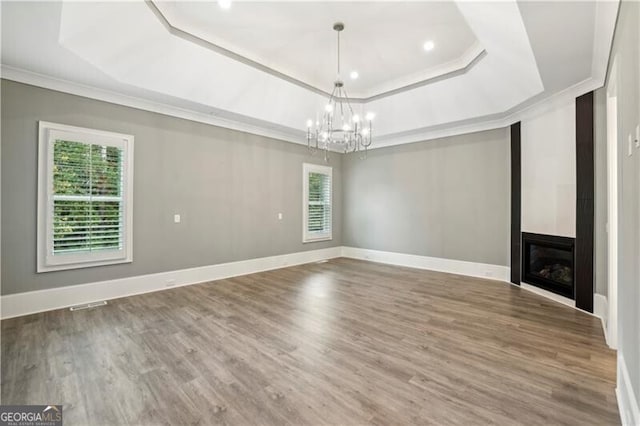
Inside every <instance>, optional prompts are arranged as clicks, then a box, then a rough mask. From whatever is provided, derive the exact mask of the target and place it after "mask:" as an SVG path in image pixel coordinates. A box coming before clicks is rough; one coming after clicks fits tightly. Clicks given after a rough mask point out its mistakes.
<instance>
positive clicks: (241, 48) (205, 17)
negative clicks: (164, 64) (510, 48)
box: [152, 1, 483, 98]
mask: <svg viewBox="0 0 640 426" xmlns="http://www.w3.org/2000/svg"><path fill="white" fill-rule="evenodd" d="M152 5H153V7H155V8H156V9H157V11H158V13H159V18H160V19H163V20H165V21H166V23H167V24H168V25H169V26H171V27H172V28H173V29H176V30H178V31H175V34H176V35H178V36H183V37H185V36H187V37H186V38H189V37H188V36H191V37H193V38H197V39H200V40H202V41H206V42H208V43H210V47H211V48H212V49H215V50H217V51H219V52H221V53H224V52H225V51H226V52H229V53H230V55H229V56H230V57H233V58H236V59H238V60H243V59H247V60H248V61H246V62H248V63H258V64H261V65H262V66H263V67H265V69H267V71H268V69H271V70H274V71H276V72H277V73H281V74H284V76H286V77H290V79H292V80H298V81H300V82H303V83H304V84H306V85H309V86H312V87H315V88H316V89H318V90H319V91H327V90H330V89H331V87H332V83H333V82H334V81H335V79H336V76H337V70H336V53H337V52H336V33H335V31H333V30H332V26H333V24H334V22H336V20H339V21H340V22H344V23H345V24H346V28H345V30H344V31H343V32H342V33H341V78H342V79H343V80H345V81H346V82H347V83H348V87H349V91H350V96H351V97H356V98H370V97H373V96H377V95H380V94H382V93H384V92H388V91H391V90H397V89H400V88H403V87H405V86H408V85H413V84H416V83H419V82H423V81H425V80H429V79H433V78H436V77H439V76H442V75H445V74H448V73H451V72H455V71H459V70H461V69H464V68H465V67H467V66H468V65H469V64H470V63H471V62H472V61H473V60H474V59H476V57H478V55H480V53H481V52H482V51H483V49H482V47H481V45H480V43H479V41H478V39H477V38H476V37H475V35H474V34H473V32H472V31H471V28H469V26H468V25H467V22H466V21H465V19H464V17H463V16H462V14H461V13H460V11H459V10H458V8H457V7H456V5H455V3H452V2H432V3H425V2H397V3H389V2H378V3H369V4H367V5H366V6H363V4H362V3H358V2H332V3H326V2H325V3H323V2H298V3H296V2H291V3H287V5H286V7H280V6H277V7H274V4H273V3H271V2H262V3H258V2H236V3H234V4H233V7H231V8H230V9H222V8H220V7H218V5H217V2H213V1H201V2H159V1H155V2H153V3H152ZM427 41H430V42H432V43H433V45H434V48H433V49H432V50H430V51H425V49H424V48H423V46H424V44H425V42H427ZM372 64H375V66H372ZM352 71H356V72H357V73H358V78H356V79H351V78H350V73H351V72H352Z"/></svg>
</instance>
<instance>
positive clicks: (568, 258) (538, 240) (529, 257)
mask: <svg viewBox="0 0 640 426" xmlns="http://www.w3.org/2000/svg"><path fill="white" fill-rule="evenodd" d="M574 247H575V239H574V238H568V237H557V236H554V235H542V234H531V233H528V232H523V233H522V261H523V262H522V263H523V265H522V266H523V271H522V281H524V282H526V283H528V284H532V285H535V286H537V287H540V288H543V289H545V290H548V291H551V292H553V293H556V294H559V295H561V296H564V297H568V298H570V299H574V298H575V296H574V293H575V291H574V289H575V286H574V281H575V279H574V277H575V268H574V259H575V256H574Z"/></svg>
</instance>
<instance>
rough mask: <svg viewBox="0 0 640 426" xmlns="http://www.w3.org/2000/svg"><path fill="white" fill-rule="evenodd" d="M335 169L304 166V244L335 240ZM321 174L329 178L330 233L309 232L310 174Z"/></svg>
mask: <svg viewBox="0 0 640 426" xmlns="http://www.w3.org/2000/svg"><path fill="white" fill-rule="evenodd" d="M332 172H333V168H331V167H329V166H321V165H318V164H309V163H303V164H302V188H303V189H302V242H303V243H313V242H317V241H329V240H332V239H333V173H332ZM310 173H321V174H324V175H328V176H329V184H330V186H331V188H330V190H329V194H330V195H329V197H330V199H329V205H330V206H331V216H330V217H329V232H309V226H308V223H309V174H310Z"/></svg>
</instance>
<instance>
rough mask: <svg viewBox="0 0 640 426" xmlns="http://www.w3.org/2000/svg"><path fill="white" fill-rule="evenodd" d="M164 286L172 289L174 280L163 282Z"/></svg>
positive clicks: (174, 283)
mask: <svg viewBox="0 0 640 426" xmlns="http://www.w3.org/2000/svg"><path fill="white" fill-rule="evenodd" d="M165 285H166V286H167V287H173V286H174V285H176V280H174V279H170V280H167V281H166V282H165Z"/></svg>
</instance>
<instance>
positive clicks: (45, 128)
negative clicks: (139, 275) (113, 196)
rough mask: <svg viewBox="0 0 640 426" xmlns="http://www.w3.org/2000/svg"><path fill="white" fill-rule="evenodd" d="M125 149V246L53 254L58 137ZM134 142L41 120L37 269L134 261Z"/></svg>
mask: <svg viewBox="0 0 640 426" xmlns="http://www.w3.org/2000/svg"><path fill="white" fill-rule="evenodd" d="M60 139H63V140H71V141H78V142H82V143H87V144H96V145H105V146H113V147H117V148H121V149H123V162H124V164H123V184H122V190H123V194H122V205H123V209H124V211H123V221H124V222H123V239H124V241H123V247H122V250H105V251H103V252H94V253H74V254H63V255H54V254H53V148H54V143H55V141H56V140H60ZM133 142H134V137H133V136H132V135H125V134H121V133H114V132H107V131H102V130H94V129H87V128H84V127H75V126H68V125H65V124H57V123H50V122H46V121H40V122H39V123H38V225H37V227H38V230H37V232H38V235H37V240H38V241H37V251H38V252H37V272H39V273H40V272H49V271H60V270H66V269H77V268H89V267H93V266H101V265H113V264H116V263H130V262H132V261H133V229H132V226H133Z"/></svg>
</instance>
